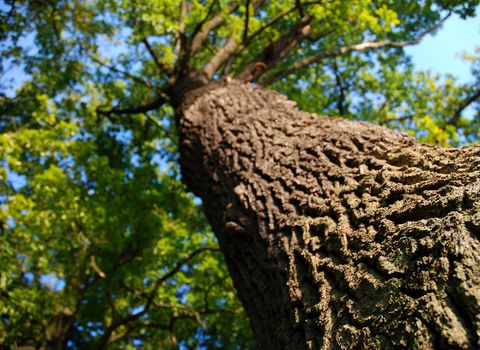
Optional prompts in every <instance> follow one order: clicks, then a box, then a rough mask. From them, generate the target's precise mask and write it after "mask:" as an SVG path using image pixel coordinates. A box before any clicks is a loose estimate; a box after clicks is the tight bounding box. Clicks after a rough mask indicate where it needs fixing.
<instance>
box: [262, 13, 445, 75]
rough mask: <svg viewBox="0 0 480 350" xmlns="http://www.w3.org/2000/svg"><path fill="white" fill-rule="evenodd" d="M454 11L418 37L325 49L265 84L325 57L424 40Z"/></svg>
mask: <svg viewBox="0 0 480 350" xmlns="http://www.w3.org/2000/svg"><path fill="white" fill-rule="evenodd" d="M451 14H452V13H451V12H450V13H448V14H447V15H446V16H445V17H443V18H442V19H441V20H439V21H438V22H437V23H435V24H434V25H433V26H431V27H429V28H427V29H426V30H424V31H423V32H421V33H420V34H419V35H418V37H417V38H416V39H413V40H407V41H392V40H382V41H367V42H363V43H360V44H354V45H348V46H343V47H340V48H338V49H334V50H329V51H323V52H320V53H318V54H316V55H312V56H309V57H306V58H304V59H303V60H301V61H299V62H297V63H295V64H293V65H291V66H290V67H288V68H287V69H284V70H282V71H281V72H279V73H277V74H275V75H272V76H270V77H268V78H267V79H265V80H264V81H263V84H265V85H269V84H272V83H275V82H276V81H278V80H281V79H283V78H285V77H287V76H289V75H290V74H293V73H295V72H297V71H298V70H300V69H302V68H305V67H307V66H309V65H311V64H312V63H315V62H319V61H321V60H323V59H325V58H331V57H338V56H342V55H345V54H348V53H350V52H353V51H356V52H359V51H367V50H374V49H380V48H384V47H405V46H411V45H416V44H418V43H420V42H421V41H422V39H423V38H424V37H425V36H426V35H428V34H430V33H431V32H433V31H434V30H435V29H437V28H438V27H439V26H440V25H442V24H443V23H444V22H445V21H446V20H447V19H448V18H449V17H450V15H451Z"/></svg>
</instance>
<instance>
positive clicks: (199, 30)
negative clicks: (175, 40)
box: [189, 0, 239, 55]
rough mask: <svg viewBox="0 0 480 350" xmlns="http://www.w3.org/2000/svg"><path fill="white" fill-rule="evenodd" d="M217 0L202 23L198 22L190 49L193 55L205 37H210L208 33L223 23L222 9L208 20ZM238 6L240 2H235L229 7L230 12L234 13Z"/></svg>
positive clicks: (215, 0)
mask: <svg viewBox="0 0 480 350" xmlns="http://www.w3.org/2000/svg"><path fill="white" fill-rule="evenodd" d="M216 2H217V0H213V1H212V4H211V5H210V7H209V9H208V13H207V15H206V16H205V19H204V20H203V21H201V22H200V23H198V24H197V26H196V27H195V29H194V30H193V33H192V40H191V42H190V49H189V54H190V55H193V54H194V53H195V52H196V51H197V50H198V48H199V47H200V46H201V45H202V44H203V42H204V41H205V39H206V38H207V37H208V34H209V33H210V32H211V31H212V30H214V29H215V28H217V27H218V26H219V25H221V24H222V23H223V21H224V18H223V14H222V12H221V11H220V12H218V13H216V14H215V15H214V16H213V17H212V19H211V20H209V21H207V20H208V18H209V17H210V15H211V13H212V12H213V5H214V4H215V3H216ZM238 7H239V5H238V3H236V2H235V3H233V4H231V5H230V6H229V7H228V12H229V13H232V12H233V11H235V10H236V9H238Z"/></svg>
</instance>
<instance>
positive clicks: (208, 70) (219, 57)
mask: <svg viewBox="0 0 480 350" xmlns="http://www.w3.org/2000/svg"><path fill="white" fill-rule="evenodd" d="M239 45H240V41H239V40H238V39H237V34H236V33H232V34H231V35H230V36H229V37H228V39H227V42H226V43H225V45H223V47H222V48H221V49H220V50H218V51H217V53H216V54H215V55H214V56H213V57H212V58H211V59H210V61H209V62H208V63H207V64H206V65H205V66H204V68H203V74H204V75H205V77H206V78H207V79H208V80H210V79H211V78H212V77H213V75H214V74H215V72H216V71H217V69H218V68H220V67H221V66H222V65H223V64H224V63H225V62H226V61H227V60H228V59H229V58H230V57H231V56H232V55H233V54H234V53H235V51H236V50H237V48H238V47H239Z"/></svg>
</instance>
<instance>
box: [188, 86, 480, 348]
mask: <svg viewBox="0 0 480 350" xmlns="http://www.w3.org/2000/svg"><path fill="white" fill-rule="evenodd" d="M179 132H180V143H181V145H180V148H181V158H180V163H181V166H182V174H183V178H184V181H185V183H186V184H187V186H188V188H189V189H190V190H191V191H193V192H194V193H195V194H197V195H198V196H200V197H201V198H202V199H203V202H204V206H205V210H206V214H207V217H208V219H209V221H210V223H211V225H212V228H213V230H214V231H215V233H216V235H217V237H218V240H219V242H220V245H221V248H222V250H223V252H224V254H225V257H226V260H227V264H228V266H229V269H230V272H231V275H232V278H233V280H234V283H235V286H236V288H237V290H238V294H239V296H240V299H241V300H242V302H243V304H244V306H245V309H246V311H247V313H248V315H249V317H250V320H251V323H252V326H253V329H254V333H255V336H256V340H257V342H258V346H259V348H261V349H292V350H293V349H354V348H355V349H478V348H479V347H480V340H479V339H480V241H479V238H480V194H479V193H480V148H479V147H465V148H463V149H445V148H438V147H433V146H428V145H423V144H419V143H417V142H415V141H414V140H413V139H412V138H410V137H408V136H406V135H402V134H396V133H394V132H392V131H390V130H388V129H385V128H382V127H378V126H374V125H369V124H366V123H359V122H350V121H346V120H342V119H337V118H329V117H320V116H317V115H314V114H309V113H304V112H301V111H298V110H297V109H296V107H295V104H294V103H293V102H291V101H288V100H287V99H286V98H285V97H284V96H282V95H281V94H279V93H276V92H272V91H268V90H265V89H262V88H258V87H253V86H250V85H244V84H240V83H238V82H235V81H231V82H224V83H219V84H215V85H213V86H208V87H206V88H203V89H200V90H195V91H192V92H190V93H189V94H187V97H186V99H185V101H184V103H183V105H182V106H181V107H180V108H179Z"/></svg>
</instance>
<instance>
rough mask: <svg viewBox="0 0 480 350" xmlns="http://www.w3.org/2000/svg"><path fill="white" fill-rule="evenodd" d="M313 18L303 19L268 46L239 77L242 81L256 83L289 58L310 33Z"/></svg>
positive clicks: (237, 77) (306, 17) (237, 76)
mask: <svg viewBox="0 0 480 350" xmlns="http://www.w3.org/2000/svg"><path fill="white" fill-rule="evenodd" d="M312 19H313V17H312V16H305V17H303V18H302V19H301V20H300V21H299V22H298V23H297V24H296V25H295V26H293V27H292V29H291V30H290V31H289V32H288V33H287V34H286V35H284V36H283V37H281V38H280V39H278V40H277V41H275V42H273V43H271V44H270V45H268V46H267V47H266V48H265V49H264V50H263V52H262V53H261V54H260V55H259V56H257V57H256V59H254V60H253V61H251V62H250V63H249V64H247V65H246V66H245V67H244V68H243V69H242V70H241V71H240V72H239V73H238V74H237V75H236V77H235V78H236V79H238V80H241V81H254V80H256V79H257V78H258V77H260V75H262V74H263V73H265V72H266V71H268V70H269V69H271V68H272V67H273V66H274V65H275V64H276V63H278V62H280V61H281V60H282V59H283V58H285V56H287V55H288V54H289V53H290V52H291V51H292V50H293V49H294V48H295V46H296V45H297V44H298V43H299V42H300V41H301V40H302V39H303V38H304V37H305V36H306V35H308V34H309V33H310V22H311V21H312Z"/></svg>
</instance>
